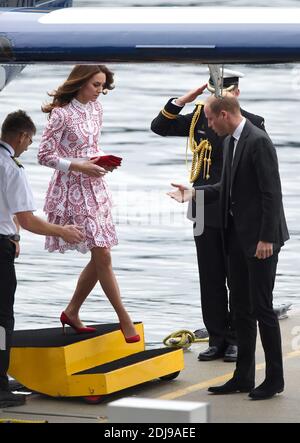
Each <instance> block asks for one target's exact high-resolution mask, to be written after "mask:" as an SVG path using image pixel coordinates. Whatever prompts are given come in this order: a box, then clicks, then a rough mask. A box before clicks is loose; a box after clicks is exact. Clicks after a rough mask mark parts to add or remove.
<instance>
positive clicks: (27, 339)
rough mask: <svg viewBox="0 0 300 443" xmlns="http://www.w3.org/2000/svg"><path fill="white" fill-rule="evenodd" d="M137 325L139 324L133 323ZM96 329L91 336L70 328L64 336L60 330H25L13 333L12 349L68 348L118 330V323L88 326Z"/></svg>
mask: <svg viewBox="0 0 300 443" xmlns="http://www.w3.org/2000/svg"><path fill="white" fill-rule="evenodd" d="M134 323H135V324H139V323H141V322H134ZM88 326H92V327H94V328H96V329H97V332H93V333H91V334H77V333H76V332H75V331H74V330H73V329H72V328H70V327H68V328H67V334H66V335H64V334H63V332H62V328H61V327H60V328H45V329H26V330H23V331H14V333H13V338H12V347H14V348H57V347H61V346H68V345H71V344H74V343H77V342H81V341H84V340H89V339H91V338H94V337H99V336H101V335H105V334H108V333H110V332H114V331H118V330H120V324H119V323H108V324H96V325H88Z"/></svg>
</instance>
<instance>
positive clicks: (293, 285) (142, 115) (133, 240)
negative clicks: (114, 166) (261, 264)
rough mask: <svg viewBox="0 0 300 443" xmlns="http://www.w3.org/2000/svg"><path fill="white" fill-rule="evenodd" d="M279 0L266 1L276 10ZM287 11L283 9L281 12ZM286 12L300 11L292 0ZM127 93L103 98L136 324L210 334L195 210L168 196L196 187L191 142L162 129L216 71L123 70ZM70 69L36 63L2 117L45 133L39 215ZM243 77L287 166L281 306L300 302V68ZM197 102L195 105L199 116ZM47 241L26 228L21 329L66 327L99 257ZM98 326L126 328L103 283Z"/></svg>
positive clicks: (256, 70)
mask: <svg viewBox="0 0 300 443" xmlns="http://www.w3.org/2000/svg"><path fill="white" fill-rule="evenodd" d="M74 3H75V5H76V6H100V5H103V6H111V4H110V3H111V2H108V1H101V2H99V1H86V2H83V1H75V2H74ZM132 5H133V6H163V5H168V6H170V5H176V6H193V5H195V6H196V5H197V6H201V5H203V6H214V5H220V6H253V5H254V4H253V3H252V4H251V5H250V4H249V2H246V1H219V2H217V1H216V2H183V1H173V2H170V3H169V2H160V1H155V0H154V1H152V2H144V1H143V2H142V1H136V2H130V1H121V0H119V1H118V0H115V2H114V6H132ZM268 5H269V2H266V1H263V2H257V6H268ZM281 5H283V3H282V2H280V1H275V2H272V6H281ZM284 6H300V5H299V1H286V2H284ZM110 67H111V68H112V69H113V70H114V71H115V74H116V89H115V90H114V91H113V92H112V93H110V94H109V95H107V96H105V97H103V98H101V101H102V103H103V106H104V125H103V133H102V137H101V140H100V144H101V146H102V148H103V149H104V150H105V151H106V152H107V153H112V154H116V155H120V156H122V157H123V158H124V165H123V166H122V168H120V169H119V170H118V171H117V172H114V173H113V174H111V175H110V176H109V177H108V182H109V184H110V187H111V190H112V192H113V196H114V202H115V208H114V214H115V220H116V223H117V232H118V236H119V245H118V246H117V247H115V248H113V250H112V256H113V265H114V269H115V272H116V274H117V278H118V281H119V284H120V287H121V290H122V294H123V299H124V302H125V303H126V306H127V307H128V309H129V311H130V313H131V314H132V316H133V318H134V319H135V320H137V321H143V322H144V324H145V330H146V340H147V341H148V342H152V343H153V342H159V341H161V339H162V338H163V337H164V336H165V335H167V334H169V333H170V332H172V331H174V330H177V329H182V328H188V329H191V330H194V329H196V328H198V327H200V326H202V319H201V310H200V301H199V283H198V277H197V265H196V257H195V249H194V243H193V239H192V231H191V225H190V222H189V221H188V220H186V219H185V208H184V207H183V206H182V205H178V204H176V203H175V202H173V201H171V200H169V198H168V197H167V196H166V195H165V193H166V192H168V191H169V189H170V187H169V183H170V182H171V181H175V182H179V183H187V170H186V166H185V139H183V138H171V139H170V138H160V137H158V136H156V135H155V134H153V133H151V131H150V130H149V126H150V122H151V120H152V119H153V117H154V116H155V115H156V114H157V113H158V111H159V110H160V109H161V108H162V107H163V106H164V104H165V102H166V101H167V100H168V98H169V97H171V96H178V95H181V94H183V93H184V92H185V91H187V90H189V89H191V88H194V87H196V86H197V85H199V84H203V83H204V82H205V81H206V80H207V68H206V67H205V66H196V65H184V66H183V65H180V66H179V65H176V64H170V65H160V64H149V65H146V64H145V65H138V66H135V65H111V66H110ZM70 68H71V67H70V66H42V67H33V66H29V67H27V68H26V70H25V71H24V72H23V73H22V74H21V76H20V78H19V79H18V81H15V82H13V83H12V84H11V85H10V86H9V87H8V88H7V89H5V90H4V91H3V92H2V93H1V95H0V103H1V106H0V118H1V120H2V119H3V118H4V116H5V115H6V114H7V113H8V112H11V111H13V110H15V109H17V108H23V109H26V110H27V111H28V112H29V114H30V115H31V116H32V117H33V119H34V120H35V122H36V124H37V127H38V134H37V136H36V139H35V141H34V144H33V145H32V146H31V148H30V151H29V152H27V153H26V154H24V156H23V162H24V163H25V165H26V170H27V172H28V175H29V177H30V182H31V184H32V187H33V191H34V195H35V198H36V202H37V206H38V208H39V210H38V215H41V216H43V213H42V210H41V208H42V206H43V200H44V196H45V192H46V188H47V184H48V181H49V178H50V175H51V174H52V171H51V170H50V169H47V168H44V167H41V166H38V165H37V162H36V154H37V149H38V144H39V140H40V137H41V132H42V129H43V127H44V124H45V121H46V117H45V115H44V114H42V113H41V112H40V106H41V104H42V103H43V102H45V101H46V100H47V94H46V93H47V91H51V90H52V89H53V88H55V87H57V86H58V85H59V84H60V83H61V82H62V81H63V80H64V79H65V77H66V75H67V74H68V72H69V70H70ZM235 68H236V69H238V70H240V71H242V72H244V73H245V75H246V76H245V78H244V79H243V80H242V81H241V90H242V95H241V104H242V106H243V108H245V109H246V110H249V111H251V112H254V113H256V114H260V115H263V116H264V117H265V119H266V127H267V130H268V132H269V134H270V136H271V137H272V139H273V141H274V143H275V145H276V147H277V153H278V158H279V162H280V172H281V178H282V186H283V194H284V204H285V209H286V216H287V221H288V225H289V228H290V233H291V240H290V241H289V242H288V243H287V245H286V247H285V248H284V249H283V251H282V253H281V256H280V262H279V267H278V276H277V280H276V288H275V301H276V304H280V303H284V302H292V303H293V304H294V306H295V307H297V306H299V305H300V298H299V285H300V278H299V269H300V228H299V216H300V210H299V197H300V191H299V184H300V178H299V170H300V169H299V165H300V149H299V148H300V137H299V135H300V134H299V123H298V122H299V103H300V66H297V65H280V66H236V67H235ZM192 109H193V107H192V106H189V107H187V109H186V112H190V111H191V110H192ZM43 246H44V240H43V238H42V237H39V236H35V235H32V234H30V233H28V232H22V254H21V257H20V258H19V259H18V260H17V273H18V281H19V284H18V289H17V294H16V305H15V306H16V327H17V328H19V329H20V328H39V327H49V326H58V318H59V314H60V312H61V310H62V309H63V308H64V307H65V305H66V302H67V300H68V299H69V298H70V296H71V295H72V292H73V289H74V287H75V284H76V280H77V276H78V275H79V273H80V271H81V269H82V268H83V267H84V265H85V263H86V262H87V261H88V255H80V254H78V253H76V252H69V253H67V254H65V255H60V254H49V253H47V252H45V251H44V250H43ZM82 318H83V320H84V321H86V322H87V323H89V322H91V323H92V322H115V321H116V316H115V314H114V312H113V309H112V308H111V306H110V304H109V303H108V301H107V300H106V297H105V296H104V295H103V293H102V290H101V289H100V287H97V288H95V290H94V291H93V292H92V294H91V296H90V297H89V299H88V300H87V302H86V303H85V305H84V307H83V309H82Z"/></svg>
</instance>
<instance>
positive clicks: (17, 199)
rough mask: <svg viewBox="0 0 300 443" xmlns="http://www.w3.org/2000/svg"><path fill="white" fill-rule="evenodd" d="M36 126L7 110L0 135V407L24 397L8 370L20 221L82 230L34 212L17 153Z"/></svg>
mask: <svg viewBox="0 0 300 443" xmlns="http://www.w3.org/2000/svg"><path fill="white" fill-rule="evenodd" d="M35 132H36V128H35V125H34V123H33V121H32V120H31V118H30V117H29V116H28V115H27V114H26V113H25V112H24V111H21V110H19V111H16V112H13V113H11V114H9V115H8V116H7V117H6V119H5V120H4V122H3V125H2V129H1V138H0V282H1V283H0V285H1V286H0V332H1V337H0V338H1V340H0V408H1V407H8V406H18V405H22V404H24V402H25V397H24V396H23V395H20V394H13V393H12V392H10V390H9V384H8V377H7V370H8V367H9V355H10V348H11V339H12V333H13V328H14V312H13V305H14V295H15V291H16V286H17V280H16V274H15V267H14V259H15V257H17V256H18V255H19V251H20V249H19V240H20V236H19V233H18V231H19V225H20V226H21V227H22V228H24V229H27V230H28V231H31V232H33V233H36V234H40V235H53V236H58V237H61V238H63V239H64V240H65V241H67V242H69V243H79V242H80V241H82V240H83V234H82V233H81V232H80V231H79V230H78V229H77V228H76V227H75V226H71V225H66V226H58V225H53V224H51V223H48V222H46V221H44V220H42V219H41V218H39V217H37V216H35V215H34V214H33V211H35V203H34V200H33V196H32V192H31V189H30V186H29V184H28V181H27V178H26V174H25V170H24V167H23V166H22V165H21V163H20V162H19V161H18V159H17V158H18V157H19V156H20V155H21V154H22V153H23V152H24V151H26V150H27V149H28V147H29V145H30V144H31V143H32V137H33V136H34V135H35Z"/></svg>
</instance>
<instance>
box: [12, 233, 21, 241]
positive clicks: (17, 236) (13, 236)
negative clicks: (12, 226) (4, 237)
mask: <svg viewBox="0 0 300 443" xmlns="http://www.w3.org/2000/svg"><path fill="white" fill-rule="evenodd" d="M9 239H10V240H13V241H20V239H21V237H20V236H19V234H14V235H11V236H10V237H9Z"/></svg>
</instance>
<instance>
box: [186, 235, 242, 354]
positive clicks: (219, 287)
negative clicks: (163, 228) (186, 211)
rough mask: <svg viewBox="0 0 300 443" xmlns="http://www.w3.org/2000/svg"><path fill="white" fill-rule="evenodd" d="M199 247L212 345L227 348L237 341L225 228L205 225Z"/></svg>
mask: <svg viewBox="0 0 300 443" xmlns="http://www.w3.org/2000/svg"><path fill="white" fill-rule="evenodd" d="M194 239H195V244H196V248H197V258H198V269H199V278H200V289H201V308H202V316H203V321H204V324H205V327H206V329H207V331H208V334H209V345H210V346H218V347H220V348H225V347H226V346H227V345H228V344H236V336H235V331H234V328H233V325H232V323H233V322H232V318H231V316H232V314H231V312H232V310H231V309H230V310H229V302H228V292H227V286H226V279H227V268H228V266H227V263H226V262H227V257H226V256H225V254H224V252H223V243H222V234H221V229H219V228H213V227H210V226H205V228H204V232H203V234H202V235H200V236H198V237H194Z"/></svg>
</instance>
